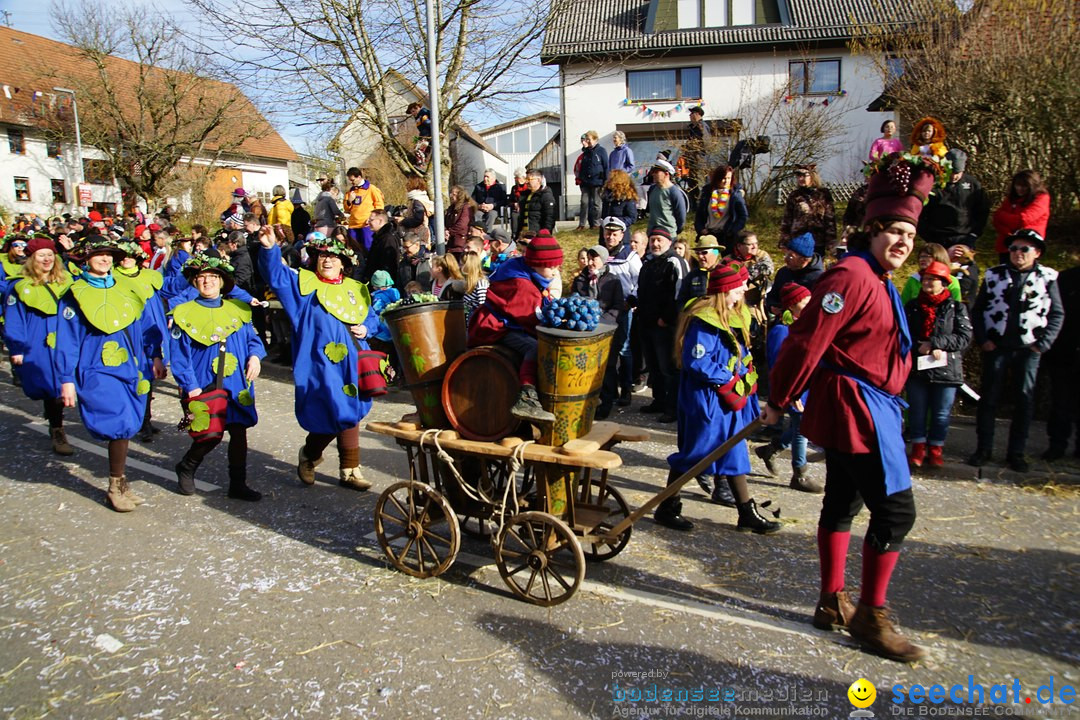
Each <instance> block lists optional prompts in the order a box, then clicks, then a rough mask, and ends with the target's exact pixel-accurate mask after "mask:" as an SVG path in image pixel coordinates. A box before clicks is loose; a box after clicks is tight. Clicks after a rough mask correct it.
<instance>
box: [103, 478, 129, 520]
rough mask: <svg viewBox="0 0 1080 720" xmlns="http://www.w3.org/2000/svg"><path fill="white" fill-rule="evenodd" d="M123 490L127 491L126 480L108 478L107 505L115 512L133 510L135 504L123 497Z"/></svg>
mask: <svg viewBox="0 0 1080 720" xmlns="http://www.w3.org/2000/svg"><path fill="white" fill-rule="evenodd" d="M125 490H127V478H125V477H111V478H109V490H108V493H107V494H108V497H109V504H110V505H112V509H113V510H115V511H116V512H131V511H132V510H134V509H135V503H134V502H132V501H131V499H130V498H128V497H127V496H126V495H124V491H125Z"/></svg>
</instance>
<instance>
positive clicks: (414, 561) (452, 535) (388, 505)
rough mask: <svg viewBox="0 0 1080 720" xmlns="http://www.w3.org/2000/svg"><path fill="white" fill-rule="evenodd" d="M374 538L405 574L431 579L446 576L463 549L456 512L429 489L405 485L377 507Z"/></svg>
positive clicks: (394, 487)
mask: <svg viewBox="0 0 1080 720" xmlns="http://www.w3.org/2000/svg"><path fill="white" fill-rule="evenodd" d="M375 535H376V536H377V537H378V538H379V545H381V546H382V549H383V551H384V552H385V553H386V556H387V557H388V558H389V559H390V562H391V563H392V564H393V565H394V567H396V568H397V569H398V570H400V571H401V572H403V573H407V574H409V575H412V576H414V577H419V578H428V577H434V576H436V575H439V574H441V573H443V572H444V571H445V570H446V569H447V568H448V567H450V565H451V564H452V563H453V562H454V558H456V557H457V554H458V549H459V548H460V547H461V535H460V534H459V533H458V523H457V518H456V517H455V516H454V509H453V508H451V507H450V503H449V502H448V501H447V500H446V498H444V497H443V496H442V495H441V494H439V493H438V492H437V491H435V490H434V489H433V488H432V487H431V486H430V485H425V484H424V483H419V482H412V481H403V482H398V483H394V484H393V485H391V486H390V487H388V488H386V490H384V491H383V493H382V495H380V496H379V500H378V502H376V503H375Z"/></svg>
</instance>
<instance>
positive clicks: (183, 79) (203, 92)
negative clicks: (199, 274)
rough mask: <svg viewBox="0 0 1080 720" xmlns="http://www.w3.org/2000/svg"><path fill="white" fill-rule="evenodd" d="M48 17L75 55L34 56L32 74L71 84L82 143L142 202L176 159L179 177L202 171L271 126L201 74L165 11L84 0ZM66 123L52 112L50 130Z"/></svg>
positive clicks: (170, 182)
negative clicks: (60, 61) (67, 60)
mask: <svg viewBox="0 0 1080 720" xmlns="http://www.w3.org/2000/svg"><path fill="white" fill-rule="evenodd" d="M52 16H53V21H54V24H55V26H56V27H57V29H58V30H59V31H60V32H61V33H62V34H63V35H64V37H65V39H66V41H67V42H68V43H69V44H71V45H73V46H74V47H75V48H77V50H78V59H77V62H76V63H75V64H74V65H67V64H64V65H60V66H58V65H56V64H53V65H46V64H45V63H46V62H47V60H46V59H40V60H39V62H40V64H41V65H40V68H39V73H40V74H41V75H42V76H43V77H45V78H48V79H51V80H52V81H53V82H54V83H63V84H64V85H67V86H69V87H70V88H71V89H73V90H75V92H76V95H77V97H78V99H79V109H80V114H79V121H80V126H81V127H80V129H81V132H82V141H83V143H84V144H85V145H88V146H92V147H94V148H97V149H98V150H100V151H101V152H102V153H104V155H105V161H106V163H107V165H108V171H109V172H110V173H111V174H112V176H114V177H115V178H116V179H117V180H118V182H119V183H120V186H121V188H123V189H124V190H125V191H127V192H128V193H130V195H131V196H137V197H141V198H143V199H144V200H145V201H146V202H147V204H148V206H149V205H150V204H152V203H153V202H155V201H157V200H159V199H160V198H162V197H164V196H165V194H166V193H168V192H170V191H172V192H175V191H176V190H177V188H178V182H180V181H181V180H182V178H181V177H179V176H178V175H177V174H176V172H175V171H176V169H177V168H178V166H180V165H181V164H186V165H188V166H189V168H188V172H187V173H183V174H182V175H184V176H190V174H191V172H192V171H195V170H199V171H202V172H203V173H204V174H205V172H208V171H209V170H210V169H212V168H213V167H214V165H215V163H217V162H218V161H219V160H220V159H221V158H222V156H224V155H230V154H232V155H236V154H240V146H241V145H242V144H243V143H244V141H245V140H248V139H249V138H253V137H258V136H259V135H261V134H264V133H266V132H267V131H269V130H270V128H269V126H268V125H267V124H266V122H265V120H263V118H262V117H261V116H260V115H259V113H258V112H257V111H256V110H255V108H254V107H253V106H252V105H251V102H250V101H249V100H248V99H247V98H246V97H245V96H244V95H243V94H242V93H240V92H239V91H238V90H237V89H236V88H235V87H233V86H232V85H229V84H228V83H223V82H221V81H218V80H213V79H210V78H208V77H206V75H205V74H204V71H205V70H206V69H207V68H206V65H205V62H204V61H203V60H202V59H200V58H198V57H197V56H195V55H194V54H192V53H191V52H189V51H188V50H187V49H186V45H185V42H184V38H183V36H182V35H181V34H180V32H179V31H178V30H177V29H176V28H175V27H174V26H173V25H171V24H170V23H169V22H167V21H166V20H165V19H164V18H163V17H160V16H157V15H154V14H152V13H150V12H148V11H147V10H146V9H145V8H136V7H132V8H125V7H123V6H119V7H118V6H116V5H112V4H106V3H94V2H91V1H86V2H82V3H80V4H77V5H74V6H72V5H68V4H66V3H58V4H55V5H54V6H53V11H52ZM68 120H69V118H65V117H57V118H54V119H53V124H52V128H51V129H52V130H53V131H54V132H57V133H60V134H62V135H65V136H68V135H71V134H73V127H72V126H71V125H70V124H69V122H68ZM196 159H198V162H197V163H196V162H194V161H195V160H196ZM180 184H181V185H182V184H183V182H180Z"/></svg>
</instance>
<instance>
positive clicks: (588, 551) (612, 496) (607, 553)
mask: <svg viewBox="0 0 1080 720" xmlns="http://www.w3.org/2000/svg"><path fill="white" fill-rule="evenodd" d="M599 485H600V481H599V480H597V479H595V478H594V479H593V481H592V490H593V491H594V492H596V495H594V496H592V497H590V498H589V500H588V502H590V503H593V504H596V505H601V506H603V507H605V508H607V509H608V516H607V517H606V518H605V519H604V522H602V523H600V524H599V525H598V526H597V527H596V529H595V530H593V531H592V532H591V533H589V534H590V535H603V534H605V533H608V532H610V531H611V529H612V528H613V527H615V526H616V525H618V524H619V523H621V522H622V521H623V520H624V519H626V518H627V517H629V515H630V506H629V505H627V504H626V500H625V499H624V498H623V496H622V493H620V492H619V491H618V490H616V489H615V488H613V487H612V486H611V484H610V483H608V484H605V485H604V489H603V492H599V491H598V487H599ZM633 529H634V526H633V525H627V526H626V529H625V530H623V531H622V533H621V534H620V535H619V536H618V537H616V538H614V539H612V540H597V541H594V542H589V541H586V542H585V543H584V545H585V559H586V560H595V561H597V562H599V561H603V560H608V559H610V558H613V557H615V556H616V555H618V554H619V553H620V552H622V549H623V548H624V547H626V543H628V542H630V531H631V530H633Z"/></svg>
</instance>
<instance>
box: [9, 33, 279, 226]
mask: <svg viewBox="0 0 1080 720" xmlns="http://www.w3.org/2000/svg"><path fill="white" fill-rule="evenodd" d="M107 62H108V65H109V70H110V76H111V77H115V78H121V79H122V78H125V77H135V76H137V75H138V72H137V71H138V70H139V66H138V64H137V63H134V62H132V61H130V60H125V59H123V58H117V57H109V58H107ZM94 72H95V70H94V68H93V67H92V66H91V64H90V63H89V62H88V61H86V60H85V59H84V58H82V57H81V56H80V54H79V51H78V50H77V49H76V48H74V47H72V46H70V45H67V44H65V43H62V42H57V41H55V40H50V39H48V38H44V37H41V36H38V35H32V34H30V33H26V32H21V31H18V30H14V29H11V28H7V27H0V205H3V206H5V207H7V208H8V209H10V210H13V211H14V212H16V213H30V212H33V213H37V214H39V215H54V214H61V213H64V212H76V211H77V210H78V208H79V188H78V182H79V179H80V178H84V179H85V184H88V185H89V190H90V200H91V203H90V207H93V208H96V209H99V210H110V211H113V212H120V211H122V207H121V205H122V204H124V202H125V200H126V198H125V197H124V191H123V189H122V188H121V187H120V185H119V183H118V182H117V180H116V178H114V177H112V175H111V173H110V172H109V171H108V167H109V165H108V163H107V162H105V160H104V158H105V155H104V154H103V153H102V151H101V150H100V149H98V148H94V147H91V146H89V145H88V144H84V145H83V147H82V164H83V167H82V168H81V169H80V168H79V167H78V152H77V148H76V147H75V143H74V142H73V141H70V140H69V138H74V132H73V125H74V119H75V118H74V109H75V107H74V106H73V103H72V97H71V94H70V93H64V92H58V91H57V90H56V89H55V88H73V87H79V86H82V87H87V85H86V83H87V82H90V81H92V80H93V78H94V77H95V76H94ZM207 82H208V83H210V91H211V92H213V93H220V94H221V95H223V96H235V97H236V98H237V101H236V102H235V103H234V104H233V105H232V106H231V108H230V110H229V117H227V118H226V119H225V121H224V123H223V124H222V126H221V130H220V132H221V133H229V132H233V131H234V129H235V128H239V127H241V126H242V127H243V128H244V134H243V137H244V140H243V142H242V143H240V144H239V145H238V146H237V147H234V148H233V147H230V148H229V150H228V151H227V152H225V151H222V148H226V147H229V146H228V145H226V144H225V143H224V141H222V136H221V135H218V136H216V137H214V136H212V137H210V138H208V141H207V142H206V143H205V144H204V146H203V149H204V151H205V152H204V153H200V154H199V155H198V156H196V157H193V158H182V160H181V162H183V163H186V162H191V163H192V164H194V165H202V166H204V167H208V166H211V165H212V167H209V170H210V172H211V179H210V184H209V189H208V191H207V192H208V196H210V197H213V196H220V197H221V201H222V206H223V207H224V205H225V204H227V202H228V200H229V194H230V192H231V190H232V189H234V188H236V187H243V188H244V189H245V190H247V191H248V192H249V193H253V194H255V195H258V196H261V197H265V198H267V199H268V198H269V196H270V192H271V190H272V189H273V187H274V186H275V185H282V186H284V187H286V188H288V187H289V185H290V183H289V168H288V165H289V163H290V162H294V163H295V162H296V161H297V160H298V156H297V155H296V153H295V152H294V151H293V150H292V148H291V147H289V145H288V143H286V142H285V140H284V139H282V137H281V136H280V135H279V134H278V133H277V132H276V131H275V130H274V128H273V127H272V126H271V125H270V123H269V122H268V121H267V120H266V118H265V117H263V115H262V114H261V113H260V112H259V111H258V110H257V109H256V108H255V106H254V105H253V104H252V103H251V101H250V100H249V99H248V98H247V97H245V96H244V95H243V93H242V92H241V91H240V90H239V89H238V88H237V87H236V86H234V85H231V84H229V83H225V82H220V81H214V80H208V81H207ZM122 84H123V83H122V82H121V83H118V85H122ZM219 86H220V87H219ZM122 93H123V90H120V91H119V92H118V93H117V97H119V98H120V101H121V102H124V100H125V96H124V95H123V94H122ZM76 100H77V101H79V102H82V103H83V104H80V105H78V106H77V107H78V110H79V113H80V115H82V116H83V117H84V118H85V114H86V113H87V111H88V110H89V109H90V108H88V107H87V105H86V103H87V102H88V101H87V99H86V98H76ZM193 111H194V110H193ZM57 127H63V128H64V130H65V131H68V130H70V132H64V133H63V138H64V139H63V140H61V139H59V136H58V134H57V133H56V128H57ZM215 140H217V142H215ZM5 141H6V142H5ZM133 161H134V162H138V158H133ZM80 170H81V172H80ZM172 201H173V202H177V203H178V204H180V205H181V206H182V205H184V204H185V201H186V199H185V198H175V199H172ZM156 209H157V208H150V210H156Z"/></svg>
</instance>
